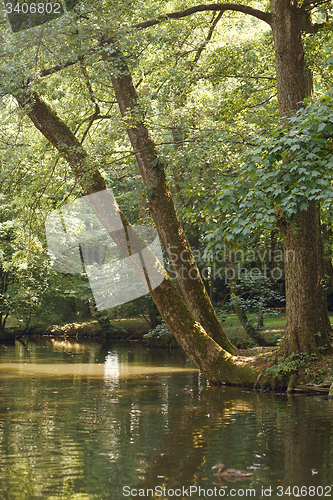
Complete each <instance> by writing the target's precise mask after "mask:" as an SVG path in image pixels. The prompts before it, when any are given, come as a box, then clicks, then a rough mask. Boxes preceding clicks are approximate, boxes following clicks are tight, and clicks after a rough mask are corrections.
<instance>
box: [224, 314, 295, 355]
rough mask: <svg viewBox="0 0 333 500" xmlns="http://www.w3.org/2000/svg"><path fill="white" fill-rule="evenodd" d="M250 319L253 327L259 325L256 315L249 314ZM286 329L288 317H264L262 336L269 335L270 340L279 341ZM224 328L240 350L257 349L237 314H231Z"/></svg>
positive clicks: (281, 315) (280, 315) (279, 315)
mask: <svg viewBox="0 0 333 500" xmlns="http://www.w3.org/2000/svg"><path fill="white" fill-rule="evenodd" d="M248 318H249V319H250V320H251V321H252V323H253V325H254V326H256V325H257V316H256V314H248ZM285 327H286V315H285V314H278V315H271V316H269V315H267V316H264V328H263V329H262V330H260V333H261V334H262V335H267V337H268V338H269V339H272V340H275V341H276V340H279V339H280V337H281V335H283V334H284V331H285ZM223 328H224V330H225V332H226V334H227V336H228V337H229V339H230V341H231V342H232V343H233V344H234V345H235V346H236V347H238V348H239V349H246V348H249V347H255V346H256V343H255V342H254V341H253V340H252V339H250V337H249V336H248V335H247V333H246V332H245V330H244V328H243V327H242V325H241V323H240V321H239V319H238V317H237V315H236V314H229V315H228V317H227V319H226V321H225V322H224V323H223Z"/></svg>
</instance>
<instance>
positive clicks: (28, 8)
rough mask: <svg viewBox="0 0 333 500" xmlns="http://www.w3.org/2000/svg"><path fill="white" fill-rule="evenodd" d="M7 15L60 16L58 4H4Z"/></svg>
mask: <svg viewBox="0 0 333 500" xmlns="http://www.w3.org/2000/svg"><path fill="white" fill-rule="evenodd" d="M5 7H6V12H7V14H14V13H17V14H61V4H60V3H53V4H52V3H50V2H48V3H30V4H28V3H17V4H16V5H15V4H12V3H6V5H5Z"/></svg>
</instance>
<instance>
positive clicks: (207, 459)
mask: <svg viewBox="0 0 333 500" xmlns="http://www.w3.org/2000/svg"><path fill="white" fill-rule="evenodd" d="M0 378H1V381H0V499H1V500H7V499H8V500H14V499H18V500H28V499H29V500H30V499H38V498H41V499H46V500H54V499H73V500H74V499H75V500H78V499H80V500H92V499H94V500H95V499H96V500H97V499H108V498H111V499H113V500H120V499H126V498H130V499H133V498H151V499H154V500H156V499H157V500H159V499H171V498H173V499H176V498H179V499H186V498H192V499H194V500H197V499H201V498H206V499H207V498H249V497H253V498H266V497H269V498H276V499H277V498H289V499H293V498H301V497H303V498H321V497H323V498H332V497H333V429H332V411H333V401H332V400H329V399H327V397H324V396H315V395H300V394H298V395H288V396H287V395H286V394H275V393H264V392H256V391H247V390H245V389H240V388H230V387H224V388H212V387H209V385H208V383H207V381H206V379H205V378H204V377H203V376H202V375H201V374H200V373H199V372H198V370H197V369H196V368H195V366H194V365H193V364H192V363H191V361H190V360H189V359H188V358H187V357H186V356H185V354H184V353H183V352H182V351H180V350H163V349H155V348H154V349H152V348H149V349H148V348H146V347H142V346H139V345H137V344H136V343H131V344H126V345H122V346H112V345H102V344H98V343H78V342H73V341H56V340H51V339H44V340H39V341H29V342H28V341H26V343H25V345H23V344H22V343H19V342H16V344H15V346H6V347H5V346H0ZM220 461H223V462H224V463H225V464H226V466H227V467H232V468H239V469H243V470H245V471H247V472H249V473H252V476H250V477H249V478H247V479H245V480H242V481H226V480H221V479H219V478H218V477H217V475H216V470H212V466H213V465H215V463H216V462H220Z"/></svg>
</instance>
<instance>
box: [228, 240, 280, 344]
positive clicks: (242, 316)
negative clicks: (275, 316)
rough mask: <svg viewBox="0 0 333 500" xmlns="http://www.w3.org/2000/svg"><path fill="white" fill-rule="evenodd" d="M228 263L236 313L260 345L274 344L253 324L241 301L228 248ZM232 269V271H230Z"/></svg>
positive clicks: (247, 331) (250, 335) (251, 336)
mask: <svg viewBox="0 0 333 500" xmlns="http://www.w3.org/2000/svg"><path fill="white" fill-rule="evenodd" d="M225 254H226V265H227V269H228V274H229V276H228V281H229V286H230V295H231V297H233V299H234V300H233V307H234V309H235V313H236V314H237V317H238V319H239V321H240V323H241V325H242V327H243V328H244V330H245V331H246V333H247V334H248V336H249V337H250V338H251V339H252V340H254V342H256V343H257V344H258V345H260V346H272V345H274V344H272V343H271V342H269V341H268V340H267V339H266V338H265V337H264V336H263V335H261V334H260V333H259V332H258V331H257V330H256V329H255V328H254V326H253V325H252V323H251V321H250V320H249V318H248V317H247V314H246V311H245V309H244V307H243V306H242V304H241V303H240V301H239V297H238V292H237V286H236V278H235V270H234V267H233V265H232V262H231V260H230V254H231V252H229V250H228V249H227V251H226V253H225ZM229 271H230V273H229Z"/></svg>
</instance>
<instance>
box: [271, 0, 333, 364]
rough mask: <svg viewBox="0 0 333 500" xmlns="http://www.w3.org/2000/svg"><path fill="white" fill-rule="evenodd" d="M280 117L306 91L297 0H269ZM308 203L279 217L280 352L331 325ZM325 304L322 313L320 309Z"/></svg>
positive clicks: (318, 336) (313, 344) (312, 342)
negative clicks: (283, 305)
mask: <svg viewBox="0 0 333 500" xmlns="http://www.w3.org/2000/svg"><path fill="white" fill-rule="evenodd" d="M271 11H272V20H273V22H272V31H273V38H274V47H275V64H276V79H277V91H278V102H279V113H280V117H281V119H282V121H283V120H285V119H286V118H287V117H289V116H291V115H292V114H293V113H294V112H295V111H296V110H297V109H299V108H300V107H301V106H302V105H303V104H302V103H303V100H304V99H305V98H306V97H307V96H308V95H310V93H311V86H310V83H309V82H310V80H311V79H310V78H309V73H308V71H307V69H306V68H305V65H304V51H303V45H302V37H301V17H302V16H303V15H304V12H303V8H302V7H300V6H299V5H298V2H297V1H293V2H291V1H290V0H271ZM316 210H317V207H316V206H315V205H314V204H313V203H310V205H309V207H308V208H307V209H306V210H302V211H301V212H300V213H299V214H298V215H297V216H296V217H295V218H294V220H293V221H292V222H289V221H285V220H280V221H279V226H280V228H281V232H282V235H283V244H284V258H285V262H284V265H285V276H286V333H285V337H284V341H283V344H282V347H281V349H282V353H283V354H284V356H288V355H290V354H291V353H293V352H295V353H299V352H307V353H312V352H314V353H317V352H318V346H325V347H328V346H329V345H330V344H329V337H328V333H330V332H331V326H330V323H329V321H328V314H327V307H326V306H325V301H324V293H323V289H322V276H321V264H320V259H322V255H321V251H320V244H319V242H320V232H319V231H320V228H319V225H318V220H317V214H316ZM325 307H326V313H325Z"/></svg>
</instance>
